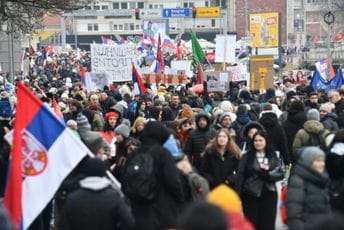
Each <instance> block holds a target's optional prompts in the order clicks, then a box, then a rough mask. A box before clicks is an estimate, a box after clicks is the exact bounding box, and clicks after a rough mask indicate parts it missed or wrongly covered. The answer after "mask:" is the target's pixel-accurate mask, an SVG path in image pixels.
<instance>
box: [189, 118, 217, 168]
mask: <svg viewBox="0 0 344 230" xmlns="http://www.w3.org/2000/svg"><path fill="white" fill-rule="evenodd" d="M201 117H204V118H206V119H207V121H208V123H207V126H206V127H205V128H201V127H199V125H198V121H199V119H200V118H201ZM195 122H196V126H197V128H196V129H194V130H191V131H190V135H189V139H188V140H187V141H186V144H185V148H184V153H185V154H186V155H187V156H188V157H189V159H190V161H191V162H192V163H193V165H194V166H195V167H196V169H198V170H199V169H200V168H201V162H202V159H201V153H202V152H203V151H204V149H205V146H206V145H207V144H208V142H209V141H210V140H211V139H212V138H214V137H215V134H216V131H215V130H214V129H212V128H211V127H210V124H211V122H210V118H209V116H208V115H207V114H206V113H204V112H200V113H199V114H198V115H197V116H196V118H195Z"/></svg>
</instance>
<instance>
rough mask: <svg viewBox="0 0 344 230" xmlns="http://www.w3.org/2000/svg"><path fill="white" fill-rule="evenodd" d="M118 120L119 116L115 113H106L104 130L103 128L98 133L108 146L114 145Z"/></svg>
mask: <svg viewBox="0 0 344 230" xmlns="http://www.w3.org/2000/svg"><path fill="white" fill-rule="evenodd" d="M118 118H119V116H118V114H117V113H115V112H108V113H107V114H105V117H104V120H105V124H104V128H103V131H100V132H99V133H100V135H102V137H103V138H104V140H105V141H106V142H107V143H108V144H110V145H111V144H113V143H114V138H115V128H116V126H117V125H118V124H117V120H118Z"/></svg>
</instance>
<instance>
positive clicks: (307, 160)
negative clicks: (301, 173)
mask: <svg viewBox="0 0 344 230" xmlns="http://www.w3.org/2000/svg"><path fill="white" fill-rule="evenodd" d="M317 159H325V153H324V151H322V150H321V149H320V148H319V147H314V146H310V147H305V148H304V149H303V150H302V151H301V153H300V159H299V162H300V163H303V164H304V165H306V166H311V165H312V163H313V161H315V160H317Z"/></svg>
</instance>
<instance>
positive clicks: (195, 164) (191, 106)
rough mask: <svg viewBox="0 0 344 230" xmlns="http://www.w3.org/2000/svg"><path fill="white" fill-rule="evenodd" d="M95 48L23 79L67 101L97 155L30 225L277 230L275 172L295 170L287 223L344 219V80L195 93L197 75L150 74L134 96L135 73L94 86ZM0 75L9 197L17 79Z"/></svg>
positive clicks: (0, 164) (0, 150) (0, 174)
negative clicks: (89, 80) (85, 73)
mask: <svg viewBox="0 0 344 230" xmlns="http://www.w3.org/2000/svg"><path fill="white" fill-rule="evenodd" d="M43 55H44V54H43ZM89 58H90V57H89V56H87V55H86V56H82V57H81V58H76V55H74V54H71V53H70V54H68V55H67V54H62V55H54V56H52V57H51V60H50V61H49V62H43V61H42V60H44V59H46V58H44V57H43V58H41V56H37V58H34V59H33V60H32V63H33V68H31V70H30V74H29V75H28V76H27V77H25V79H22V80H23V82H24V83H25V84H26V85H27V87H29V88H30V89H31V90H32V91H33V92H34V93H35V94H36V96H37V97H39V98H40V99H41V100H42V101H44V102H46V103H48V104H50V105H51V107H53V104H54V103H53V101H56V102H57V105H58V107H59V110H60V112H61V114H60V115H61V116H62V117H63V120H64V122H65V123H66V125H67V126H68V127H69V128H70V130H71V131H72V132H73V133H74V134H75V135H76V136H77V137H79V138H80V139H81V140H82V142H83V143H84V144H85V145H86V146H87V147H88V148H89V149H90V151H91V152H92V153H93V154H94V155H95V158H90V157H86V158H85V159H83V160H82V161H81V162H80V163H79V165H78V166H77V167H76V168H75V169H74V170H73V171H72V173H71V174H70V175H69V176H68V177H67V178H66V179H65V180H64V182H63V183H62V185H61V186H60V188H59V190H58V192H57V194H56V195H55V197H54V199H53V201H52V202H51V203H50V204H49V205H48V206H47V207H46V208H45V209H44V211H43V212H42V214H41V215H40V216H39V217H38V218H37V219H36V220H35V222H34V223H33V224H32V227H31V229H35V230H36V229H50V227H51V223H53V226H54V229H61V230H68V229H151V230H153V229H185V230H191V229H198V230H202V229H217V230H221V229H244V230H245V229H258V230H270V229H275V226H276V225H275V223H276V215H277V208H278V205H277V203H278V189H277V187H276V182H278V181H281V180H283V179H285V176H286V172H287V171H290V176H289V180H288V187H287V189H288V191H287V200H286V209H287V215H288V216H287V223H286V224H287V225H288V227H289V229H291V230H302V229H323V228H322V227H323V226H326V228H327V229H343V228H344V227H343V226H344V223H342V222H341V219H340V218H335V217H334V214H333V213H336V215H338V216H340V215H342V212H343V211H344V170H343V167H342V161H344V152H343V148H342V147H343V146H344V143H343V141H344V91H342V90H331V91H329V92H324V91H321V90H320V91H315V90H314V89H312V88H311V87H310V86H309V85H308V84H307V82H304V83H303V84H302V85H295V84H292V82H290V81H289V80H288V79H287V78H286V79H283V81H278V80H276V81H275V84H274V87H273V88H270V89H267V90H266V91H265V92H264V93H261V92H259V91H250V90H249V89H247V88H245V87H244V86H242V85H240V84H234V83H231V85H230V91H229V92H216V93H213V92H212V93H211V92H208V91H207V82H203V89H204V90H203V92H197V93H196V92H195V91H194V90H193V88H192V84H193V80H194V79H192V78H191V79H190V82H189V83H187V84H186V85H180V86H172V85H170V86H166V85H164V84H161V85H160V86H159V87H158V93H157V95H154V93H153V91H152V90H150V85H149V84H147V85H146V87H147V92H146V93H145V94H143V95H133V86H132V83H131V82H123V83H112V84H110V85H109V86H106V87H104V88H103V89H98V90H96V91H95V92H85V91H84V90H83V89H82V85H81V84H80V67H81V66H83V67H86V68H88V67H89V64H90V61H89V60H90V59H89ZM19 79H20V78H18V79H17V81H18V80H19ZM0 80H1V82H0V87H1V88H0V90H1V94H0V108H1V114H0V122H1V128H0V132H1V133H0V137H1V138H0V197H3V195H4V190H5V183H6V182H5V180H6V173H7V170H6V169H7V166H8V161H9V156H10V149H11V148H10V145H9V144H8V143H7V142H6V141H5V139H4V136H5V134H6V133H7V132H9V131H10V130H11V129H13V124H14V122H15V105H16V95H15V83H16V82H14V83H13V84H12V83H10V82H8V81H7V80H6V77H5V76H2V77H1V79H0ZM55 108H56V107H55ZM72 151H73V150H71V154H73V153H72ZM141 169H142V170H143V171H144V173H143V174H140V170H141ZM106 172H110V174H111V175H112V176H113V177H114V178H115V179H116V180H117V181H119V182H120V183H121V185H122V188H121V189H120V190H119V189H118V188H115V187H114V186H113V183H112V180H111V179H109V177H107V176H106V175H107V173H106ZM110 178H111V177H110ZM0 218H1V217H0ZM329 221H331V225H326V223H328V222H329ZM1 223H2V222H1ZM1 223H0V225H1ZM4 223H5V222H4Z"/></svg>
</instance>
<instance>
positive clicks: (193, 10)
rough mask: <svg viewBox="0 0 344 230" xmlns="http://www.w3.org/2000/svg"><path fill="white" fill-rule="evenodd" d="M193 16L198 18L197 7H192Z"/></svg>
mask: <svg viewBox="0 0 344 230" xmlns="http://www.w3.org/2000/svg"><path fill="white" fill-rule="evenodd" d="M192 18H196V7H192Z"/></svg>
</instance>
